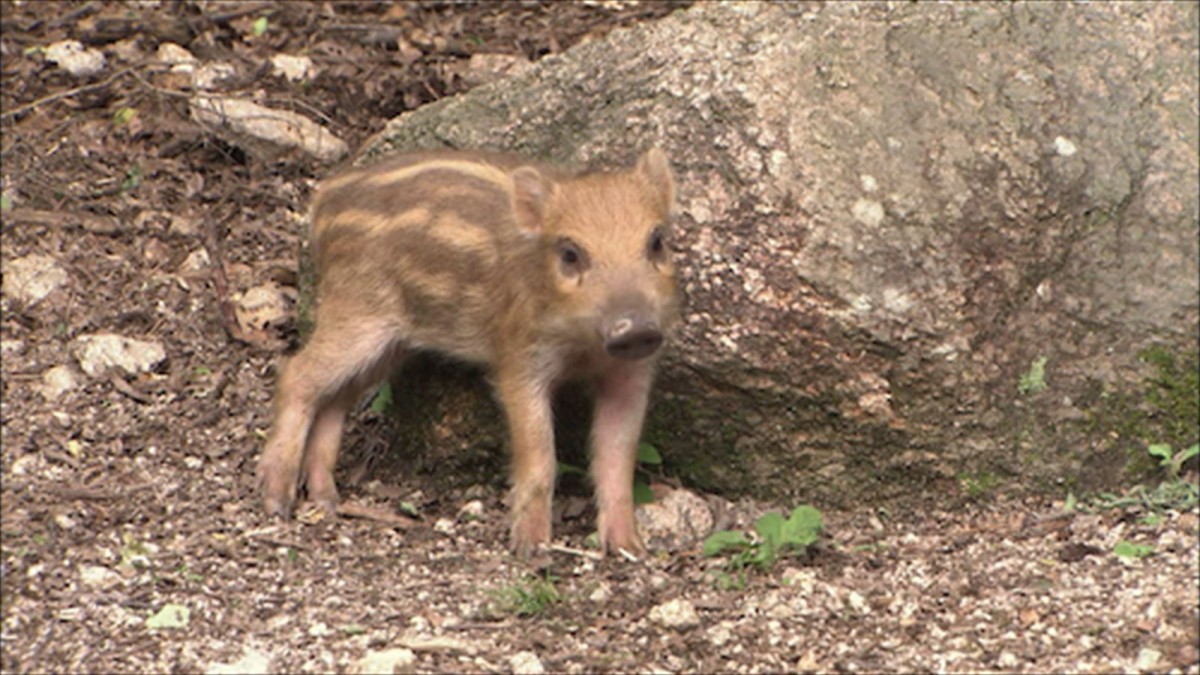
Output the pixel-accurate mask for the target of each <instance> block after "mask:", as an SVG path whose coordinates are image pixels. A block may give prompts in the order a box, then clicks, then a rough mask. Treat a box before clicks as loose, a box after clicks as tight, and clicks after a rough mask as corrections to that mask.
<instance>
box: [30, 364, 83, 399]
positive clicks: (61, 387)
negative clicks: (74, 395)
mask: <svg viewBox="0 0 1200 675" xmlns="http://www.w3.org/2000/svg"><path fill="white" fill-rule="evenodd" d="M78 386H79V381H78V380H77V379H76V377H75V371H74V370H72V369H71V367H70V366H54V367H53V368H50V369H49V370H47V371H46V372H44V373H42V384H41V386H40V387H38V393H39V394H41V395H42V398H44V399H46V400H47V401H53V400H55V399H57V398H58V397H59V396H62V395H63V394H65V393H67V392H68V391H71V390H72V389H74V388H76V387H78Z"/></svg>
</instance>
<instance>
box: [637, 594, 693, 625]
mask: <svg viewBox="0 0 1200 675" xmlns="http://www.w3.org/2000/svg"><path fill="white" fill-rule="evenodd" d="M649 618H650V621H651V622H653V623H657V624H659V625H661V626H666V627H667V628H674V629H676V630H686V629H688V628H695V627H696V626H699V625H700V616H699V615H698V614H696V608H695V607H694V606H693V605H692V603H690V602H688V601H687V600H683V599H681V598H677V599H675V600H668V601H667V602H664V603H663V604H661V605H658V606H656V607H653V608H651V609H650V616H649Z"/></svg>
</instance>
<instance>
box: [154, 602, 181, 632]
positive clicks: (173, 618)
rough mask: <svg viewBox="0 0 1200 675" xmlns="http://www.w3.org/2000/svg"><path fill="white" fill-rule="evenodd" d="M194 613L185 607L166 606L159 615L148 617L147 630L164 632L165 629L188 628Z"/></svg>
mask: <svg viewBox="0 0 1200 675" xmlns="http://www.w3.org/2000/svg"><path fill="white" fill-rule="evenodd" d="M191 617H192V611H191V610H190V609H188V608H187V607H184V606H183V605H175V604H166V605H163V608H162V609H160V610H158V613H157V614H154V615H153V616H148V617H146V628H149V629H150V630H162V629H164V628H187V625H188V621H189V620H190V619H191Z"/></svg>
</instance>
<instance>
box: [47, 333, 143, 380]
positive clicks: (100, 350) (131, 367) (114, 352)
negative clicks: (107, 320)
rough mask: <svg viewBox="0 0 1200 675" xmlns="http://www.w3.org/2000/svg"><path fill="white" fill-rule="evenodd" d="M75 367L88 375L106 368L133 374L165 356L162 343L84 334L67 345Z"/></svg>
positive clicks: (107, 334)
mask: <svg viewBox="0 0 1200 675" xmlns="http://www.w3.org/2000/svg"><path fill="white" fill-rule="evenodd" d="M71 347H72V351H73V353H74V354H75V358H77V359H79V367H80V368H82V369H83V372H85V373H87V374H88V375H90V376H92V377H97V376H99V375H102V374H103V373H104V372H105V371H106V370H107V369H109V368H117V369H118V370H120V371H122V372H124V373H125V374H126V375H137V374H138V373H143V372H145V371H148V370H150V369H151V368H153V367H154V366H156V365H158V364H159V363H160V362H161V361H162V360H163V359H165V358H167V352H166V350H165V349H164V348H163V346H162V344H160V343H158V342H150V341H146V340H135V339H133V338H127V337H124V336H121V335H114V334H112V333H102V334H98V335H85V336H83V337H80V338H77V339H76V340H75V342H74V343H72V345H71Z"/></svg>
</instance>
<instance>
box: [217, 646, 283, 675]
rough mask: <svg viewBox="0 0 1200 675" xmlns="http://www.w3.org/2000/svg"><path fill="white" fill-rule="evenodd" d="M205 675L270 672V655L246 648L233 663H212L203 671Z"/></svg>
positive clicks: (254, 674)
mask: <svg viewBox="0 0 1200 675" xmlns="http://www.w3.org/2000/svg"><path fill="white" fill-rule="evenodd" d="M204 672H205V673H207V675H237V674H238V673H242V674H244V675H266V673H269V672H271V657H270V655H268V654H264V653H262V652H260V651H258V650H256V649H251V648H249V647H247V648H246V651H244V652H243V653H242V658H240V659H238V660H237V661H235V662H233V663H214V664H211V665H210V666H209V667H208V669H207V670H205V671H204Z"/></svg>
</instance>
